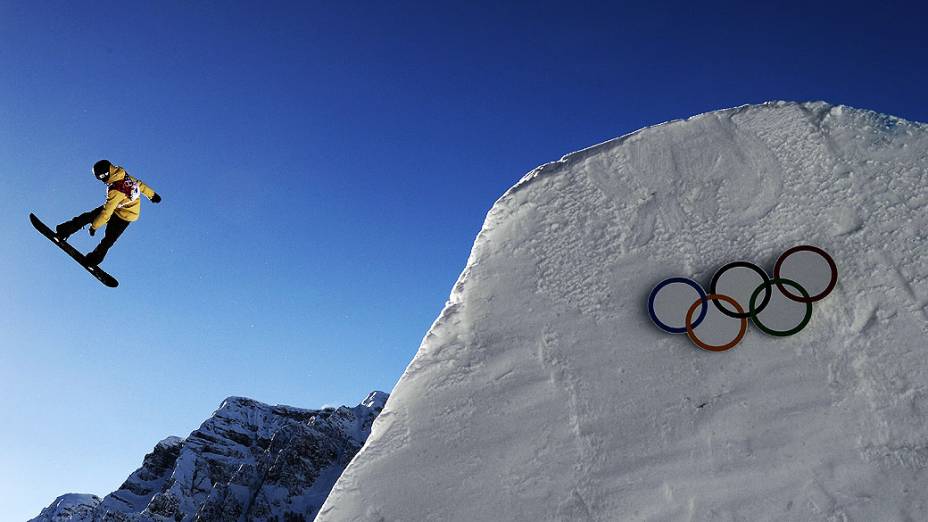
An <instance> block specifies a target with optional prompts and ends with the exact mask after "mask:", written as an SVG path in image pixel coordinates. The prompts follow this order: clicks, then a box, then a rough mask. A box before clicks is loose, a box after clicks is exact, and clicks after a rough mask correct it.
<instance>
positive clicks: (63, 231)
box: [55, 223, 74, 241]
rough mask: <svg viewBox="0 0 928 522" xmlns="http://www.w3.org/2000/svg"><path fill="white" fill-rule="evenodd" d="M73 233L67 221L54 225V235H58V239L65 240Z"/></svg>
mask: <svg viewBox="0 0 928 522" xmlns="http://www.w3.org/2000/svg"><path fill="white" fill-rule="evenodd" d="M73 233H74V231H73V230H71V229H70V227H68V226H67V223H62V224H60V225H58V226H56V227H55V235H56V236H58V239H60V240H62V241H67V240H68V238H69V237H71V234H73Z"/></svg>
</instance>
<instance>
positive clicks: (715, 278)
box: [709, 261, 773, 319]
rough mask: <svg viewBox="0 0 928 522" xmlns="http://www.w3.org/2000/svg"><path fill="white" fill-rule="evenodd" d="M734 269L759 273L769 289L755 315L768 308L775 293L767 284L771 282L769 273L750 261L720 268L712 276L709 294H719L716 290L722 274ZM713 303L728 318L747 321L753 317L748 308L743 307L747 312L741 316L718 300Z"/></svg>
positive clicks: (736, 262)
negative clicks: (748, 269) (746, 269)
mask: <svg viewBox="0 0 928 522" xmlns="http://www.w3.org/2000/svg"><path fill="white" fill-rule="evenodd" d="M732 268H750V269H751V270H753V271H755V272H757V273H758V274H759V275H760V277H761V279H763V280H764V283H763V284H764V286H765V288H766V289H767V291H766V293H765V294H764V300H763V301H761V303H760V306H758V307H757V308H756V309H755V310H754V313H759V312H760V311H761V310H763V309H764V308H765V307H766V306H767V304H768V303H769V302H770V296H771V295H772V294H773V293H772V292H771V291H770V286H769V285H768V284H767V283H769V282H770V277H769V276H767V272H764V270H763V269H762V268H761V267H759V266H757V265H755V264H754V263H751V262H748V261H733V262H731V263H728V264H727V265H725V266H723V267H722V268H719V269H718V270H717V271H716V272H715V275H714V276H712V282H711V283H709V293H710V294H717V293H718V291H717V289H716V284H717V283H718V282H719V278H720V277H722V274H723V273H724V272H726V271H727V270H730V269H732ZM712 302H713V303H714V304H715V307H716V308H718V310H719V312H722V313H723V314H725V315H727V316H728V317H734V318H735V319H746V318H750V317H751V315H752V314H751V312H750V311H747V310H748V309H749V307H748V306H742V308H744V309H745V310H746V311H745V312H744V313H740V314H739V313H737V312H731V311H729V310H727V309H726V308H725V307H723V306H722V303H720V302H719V300H718V299H713V300H712Z"/></svg>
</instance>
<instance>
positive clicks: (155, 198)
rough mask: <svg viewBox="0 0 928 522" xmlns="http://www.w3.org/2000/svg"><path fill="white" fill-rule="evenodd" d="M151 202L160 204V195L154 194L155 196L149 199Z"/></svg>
mask: <svg viewBox="0 0 928 522" xmlns="http://www.w3.org/2000/svg"><path fill="white" fill-rule="evenodd" d="M151 202H152V203H161V194H158V193H155V195H154V196H152V197H151Z"/></svg>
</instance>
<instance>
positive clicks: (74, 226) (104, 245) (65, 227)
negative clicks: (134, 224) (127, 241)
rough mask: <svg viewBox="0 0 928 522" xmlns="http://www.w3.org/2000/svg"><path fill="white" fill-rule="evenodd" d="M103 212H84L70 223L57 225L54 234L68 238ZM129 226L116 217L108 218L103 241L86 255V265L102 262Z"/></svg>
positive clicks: (98, 209)
mask: <svg viewBox="0 0 928 522" xmlns="http://www.w3.org/2000/svg"><path fill="white" fill-rule="evenodd" d="M102 211H103V207H102V206H100V207H97V208H95V209H93V210H91V211H88V212H84V213H83V214H81V215H79V216H77V217H75V218H74V219H72V220H70V221H65V222H64V223H62V224H60V225H58V227H57V228H56V232H57V233H58V235H59V236H64V237H67V236H70V235H71V234H73V233H75V232H77V231H78V230H80V229H82V228H84V227H85V226H87V225H89V224H91V223H93V220H94V218H96V217H97V214H99V213H100V212H102ZM128 226H129V222H128V221H126V220H124V219H120V218H118V217H116V215H115V214H114V215H112V216H110V220H109V222H108V223H107V224H106V229H105V230H104V232H103V240H102V241H100V244H99V245H97V248H95V249H93V252H90V253H89V254H87V256H86V258H87V264H88V265H99V264H100V263H102V262H103V258H104V257H106V253H107V252H108V251H109V249H110V247H112V246H113V244H114V243H116V240H117V239H119V236H121V235H122V233H123V232H125V230H126V227H128Z"/></svg>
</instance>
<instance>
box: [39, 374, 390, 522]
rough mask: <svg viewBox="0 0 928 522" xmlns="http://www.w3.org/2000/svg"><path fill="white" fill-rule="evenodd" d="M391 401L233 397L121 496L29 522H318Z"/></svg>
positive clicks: (164, 445) (71, 505)
mask: <svg viewBox="0 0 928 522" xmlns="http://www.w3.org/2000/svg"><path fill="white" fill-rule="evenodd" d="M386 400H387V394H385V393H383V392H372V393H371V394H370V395H369V396H368V397H367V398H366V399H364V401H362V402H361V404H359V405H357V406H355V407H353V408H349V407H346V406H341V407H339V408H324V409H322V410H304V409H300V408H293V407H290V406H270V405H267V404H263V403H260V402H257V401H254V400H251V399H247V398H244V397H229V398H228V399H226V400H225V401H223V403H222V405H220V406H219V409H218V410H216V412H215V413H214V414H213V416H212V417H211V418H209V419H208V420H207V421H206V422H204V423H203V424H202V425H201V426H200V428H199V429H197V430H195V431H194V432H193V433H191V434H190V436H189V437H187V438H186V439H181V438H179V437H168V438H166V439H164V440H162V441H161V442H159V443H158V444H157V445H156V446H155V448H154V450H152V452H151V453H149V454H148V455H146V456H145V459H144V461H143V462H142V467H140V468H139V469H138V470H137V471H135V472H134V473H132V475H130V476H129V478H128V479H126V481H125V482H124V483H123V485H122V486H121V487H120V488H119V489H118V490H117V491H114V492H113V493H111V494H109V495H107V496H106V497H104V498H103V499H102V501H101V500H100V498H98V497H95V496H92V495H65V496H63V497H59V498H58V499H56V500H55V502H53V503H52V505H51V506H49V507H48V508H46V509H44V510H43V511H42V513H41V514H40V515H39V516H38V517H37V518H35V519H33V520H32V521H30V522H192V521H194V520H196V521H198V522H211V521H212V522H301V521H309V520H313V518H314V517H315V515H316V513H317V511H318V509H319V507H320V506H321V505H322V502H323V501H324V500H325V497H326V495H328V493H329V491H330V490H331V489H332V486H333V485H334V484H335V481H336V479H337V478H338V477H339V475H340V474H341V472H342V470H343V469H344V468H345V466H346V465H347V464H348V462H349V461H350V460H351V458H352V457H353V456H354V454H355V453H356V452H357V451H358V449H359V448H360V447H361V445H362V444H364V441H365V440H366V439H367V436H368V435H369V434H370V428H371V424H372V423H373V420H374V418H375V417H376V416H377V414H378V413H379V412H380V411H381V409H383V406H384V404H385V403H386Z"/></svg>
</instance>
